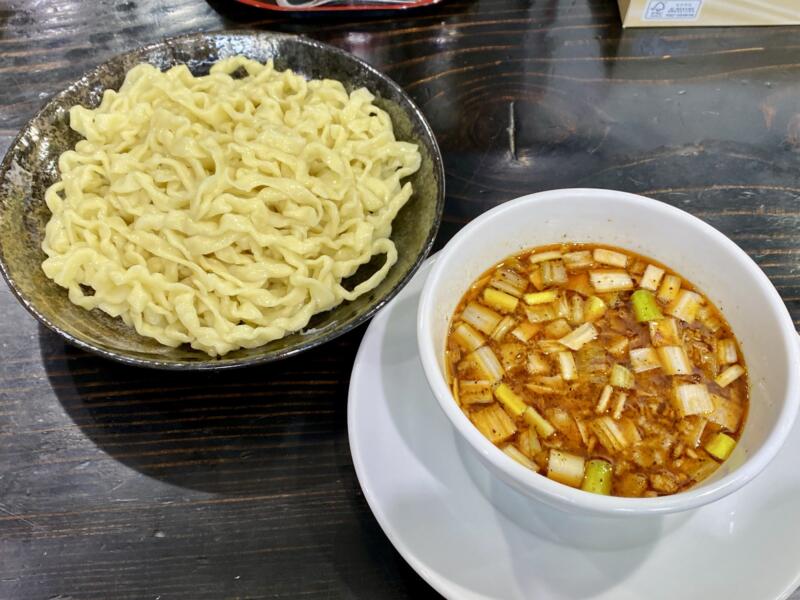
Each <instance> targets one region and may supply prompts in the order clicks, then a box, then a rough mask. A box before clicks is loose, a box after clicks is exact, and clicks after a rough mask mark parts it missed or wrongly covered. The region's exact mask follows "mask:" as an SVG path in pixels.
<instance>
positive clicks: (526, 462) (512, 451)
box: [503, 444, 539, 472]
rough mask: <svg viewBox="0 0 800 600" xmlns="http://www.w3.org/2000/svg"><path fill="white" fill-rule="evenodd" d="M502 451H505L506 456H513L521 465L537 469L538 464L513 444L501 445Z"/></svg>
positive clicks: (532, 469)
mask: <svg viewBox="0 0 800 600" xmlns="http://www.w3.org/2000/svg"><path fill="white" fill-rule="evenodd" d="M503 452H505V454H506V456H508V457H510V458H513V459H514V460H515V461H517V462H518V463H519V464H521V465H522V466H523V467H527V468H528V469H530V470H531V471H537V472H538V471H539V466H538V465H537V464H536V463H535V462H533V461H532V460H531V459H530V458H528V457H527V456H525V455H524V454H523V453H522V452H520V451H519V450H517V449H516V448H515V447H514V446H512V445H511V444H509V445H508V446H505V447H503Z"/></svg>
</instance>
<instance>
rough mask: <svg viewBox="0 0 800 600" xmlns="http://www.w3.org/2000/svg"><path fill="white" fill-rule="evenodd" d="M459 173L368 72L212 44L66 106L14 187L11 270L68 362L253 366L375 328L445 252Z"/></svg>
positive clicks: (263, 41)
mask: <svg viewBox="0 0 800 600" xmlns="http://www.w3.org/2000/svg"><path fill="white" fill-rule="evenodd" d="M443 202H444V173H443V168H442V159H441V155H440V154H439V150H438V147H437V144H436V141H435V138H434V136H433V134H432V132H431V129H430V127H429V125H428V124H427V122H426V121H425V118H424V117H423V115H422V113H421V112H420V111H419V109H418V108H417V107H416V106H415V105H414V103H413V102H412V101H411V99H410V98H409V97H408V95H407V94H405V92H403V90H402V89H401V88H400V87H399V86H398V85H397V84H395V83H394V82H392V81H391V80H390V79H388V78H387V77H385V76H384V75H382V74H381V73H379V72H378V71H377V70H375V69H374V68H372V67H371V66H369V65H368V64H367V63H365V62H363V61H362V60H360V59H358V58H356V57H354V56H352V55H350V54H348V53H346V52H344V51H342V50H339V49H337V48H334V47H331V46H328V45H325V44H322V43H319V42H316V41H313V40H309V39H306V38H303V37H298V36H292V35H285V34H274V33H264V32H253V33H230V34H229V33H217V34H214V33H211V34H206V33H203V34H194V35H189V36H184V37H179V38H172V39H168V40H164V41H163V42H159V43H156V44H152V45H150V46H145V47H142V48H139V49H137V50H134V51H132V52H129V53H127V54H123V55H120V56H117V57H116V58H114V59H112V60H110V61H108V62H106V63H104V64H102V65H100V66H99V67H97V68H96V69H94V70H93V71H91V72H89V73H87V74H86V75H84V76H83V77H82V78H80V79H79V80H77V81H76V82H75V83H73V84H72V85H71V86H70V87H68V88H67V89H66V90H64V91H63V92H61V93H60V94H58V95H56V96H55V97H54V98H53V99H52V100H51V101H50V102H49V103H48V104H47V105H45V107H44V108H43V109H42V110H41V111H40V112H39V113H38V114H37V115H36V116H35V117H34V118H33V119H32V120H31V121H30V122H29V123H28V125H27V126H26V127H25V128H23V130H22V131H21V132H20V134H19V136H18V137H17V139H16V140H15V142H14V143H13V144H12V146H11V148H10V150H9V151H8V154H7V155H6V157H5V159H4V161H3V163H2V166H1V167H0V270H1V271H2V273H3V275H4V276H5V278H6V280H7V282H8V283H9V286H10V287H11V289H12V291H13V292H14V293H15V294H16V296H17V297H18V299H19V300H20V301H21V302H22V304H23V305H24V306H25V307H26V308H27V309H28V310H29V311H30V312H31V313H32V314H33V315H34V316H35V317H36V318H38V319H39V320H40V321H41V322H42V323H43V324H44V325H46V326H47V327H49V328H50V329H52V330H54V331H56V332H57V333H59V334H60V335H62V336H63V337H64V338H65V339H66V340H68V341H69V342H71V343H73V344H76V345H78V346H80V347H82V348H85V349H87V350H90V351H93V352H96V353H98V354H101V355H103V356H106V357H109V358H113V359H116V360H120V361H123V362H126V363H130V364H136V365H142V366H151V367H159V368H171V369H207V368H226V367H235V366H243V365H247V364H253V363H258V362H266V361H270V360H275V359H279V358H283V357H286V356H289V355H291V354H295V353H297V352H300V351H302V350H304V349H308V348H311V347H314V346H317V345H319V344H322V343H324V342H326V341H329V340H331V339H333V338H334V337H336V336H338V335H341V334H342V333H344V332H346V331H349V330H350V329H352V328H353V327H356V326H357V325H359V324H360V323H362V322H364V321H365V320H367V319H368V318H369V317H370V316H371V315H373V314H374V313H375V311H377V310H378V309H379V308H380V307H381V306H382V305H383V304H384V303H385V302H387V301H388V300H389V299H390V298H392V297H393V296H394V294H395V293H397V291H399V289H401V288H402V287H403V285H405V284H406V282H407V281H408V280H409V279H410V277H411V276H412V275H413V274H414V272H415V271H416V269H417V268H418V267H419V265H420V263H421V261H422V259H423V258H424V257H425V256H426V255H427V253H428V252H429V251H430V248H431V246H432V244H433V239H434V237H435V235H436V231H437V228H438V225H439V221H440V219H441V214H442V209H443Z"/></svg>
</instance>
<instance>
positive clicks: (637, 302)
mask: <svg viewBox="0 0 800 600" xmlns="http://www.w3.org/2000/svg"><path fill="white" fill-rule="evenodd" d="M631 302H632V303H633V314H634V316H635V317H636V320H637V321H639V323H646V322H647V321H658V320H659V319H663V318H664V315H662V314H661V309H660V308H658V303H657V302H656V297H655V296H653V292H651V291H650V290H636V291H635V292H633V294H631Z"/></svg>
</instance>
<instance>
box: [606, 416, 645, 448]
mask: <svg viewBox="0 0 800 600" xmlns="http://www.w3.org/2000/svg"><path fill="white" fill-rule="evenodd" d="M606 418H608V417H606ZM612 422H613V421H612ZM618 423H619V427H620V429H621V430H622V435H623V436H624V437H625V441H626V442H627V443H628V445H629V446H630V445H634V444H638V443H639V442H641V441H642V436H641V434H640V433H639V430H638V429H637V428H636V425H635V424H634V423H633V421H631V420H630V419H620V420H619V421H618Z"/></svg>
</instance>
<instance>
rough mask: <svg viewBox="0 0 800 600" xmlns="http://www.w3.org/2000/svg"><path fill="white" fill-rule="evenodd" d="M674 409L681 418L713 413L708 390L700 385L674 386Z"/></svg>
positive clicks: (685, 384)
mask: <svg viewBox="0 0 800 600" xmlns="http://www.w3.org/2000/svg"><path fill="white" fill-rule="evenodd" d="M674 401H675V408H676V409H677V410H678V413H679V414H680V415H681V416H682V417H687V416H689V415H707V414H709V413H711V412H714V403H713V402H711V396H710V395H709V393H708V388H707V387H706V386H705V385H704V384H702V383H684V384H681V385H677V386H675V396H674Z"/></svg>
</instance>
